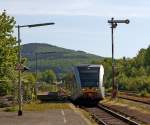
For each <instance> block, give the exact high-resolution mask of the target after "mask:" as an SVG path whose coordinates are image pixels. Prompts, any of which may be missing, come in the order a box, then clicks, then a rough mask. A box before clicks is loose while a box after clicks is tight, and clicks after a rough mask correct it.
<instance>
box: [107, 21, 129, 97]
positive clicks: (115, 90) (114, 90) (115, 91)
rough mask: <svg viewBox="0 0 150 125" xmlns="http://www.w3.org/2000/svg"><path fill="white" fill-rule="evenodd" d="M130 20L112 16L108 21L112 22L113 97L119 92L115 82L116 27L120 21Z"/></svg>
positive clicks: (126, 22) (127, 22)
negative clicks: (117, 18)
mask: <svg viewBox="0 0 150 125" xmlns="http://www.w3.org/2000/svg"><path fill="white" fill-rule="evenodd" d="M129 22H130V21H129V20H128V19H126V20H114V18H111V20H108V23H110V24H111V34H112V36H111V39H112V87H113V91H112V98H116V96H117V92H118V85H117V84H115V63H114V28H116V27H117V24H118V23H125V24H129Z"/></svg>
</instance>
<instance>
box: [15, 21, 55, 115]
mask: <svg viewBox="0 0 150 125" xmlns="http://www.w3.org/2000/svg"><path fill="white" fill-rule="evenodd" d="M54 24H55V23H53V22H50V23H40V24H31V25H17V26H16V28H17V29H18V65H19V66H21V46H20V44H21V39H20V28H22V27H28V28H32V27H39V26H47V25H54ZM18 103H19V110H18V116H22V95H21V68H19V70H18Z"/></svg>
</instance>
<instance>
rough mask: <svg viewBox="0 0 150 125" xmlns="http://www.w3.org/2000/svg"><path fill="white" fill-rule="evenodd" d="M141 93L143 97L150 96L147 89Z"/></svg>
mask: <svg viewBox="0 0 150 125" xmlns="http://www.w3.org/2000/svg"><path fill="white" fill-rule="evenodd" d="M139 95H140V96H141V97H148V96H150V95H149V93H148V92H147V91H146V90H143V91H141V92H140V94H139Z"/></svg>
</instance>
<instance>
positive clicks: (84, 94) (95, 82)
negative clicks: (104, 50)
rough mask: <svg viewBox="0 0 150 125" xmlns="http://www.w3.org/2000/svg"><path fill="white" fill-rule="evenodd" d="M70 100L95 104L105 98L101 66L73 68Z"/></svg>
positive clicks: (91, 65)
mask: <svg viewBox="0 0 150 125" xmlns="http://www.w3.org/2000/svg"><path fill="white" fill-rule="evenodd" d="M73 74H74V81H73V82H72V87H71V99H72V100H73V101H75V102H77V103H80V102H84V103H86V104H88V103H89V104H97V103H98V102H99V101H100V100H102V99H104V98H105V92H104V85H103V76H104V68H103V66H102V65H93V64H90V65H79V66H75V67H74V68H73Z"/></svg>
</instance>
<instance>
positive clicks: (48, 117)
mask: <svg viewBox="0 0 150 125" xmlns="http://www.w3.org/2000/svg"><path fill="white" fill-rule="evenodd" d="M0 124H1V125H90V123H89V121H88V122H87V119H84V118H83V116H82V115H81V114H80V113H78V112H76V111H74V110H73V109H51V110H48V111H42V112H38V111H34V112H31V111H26V112H23V116H17V113H16V112H2V111H0Z"/></svg>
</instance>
